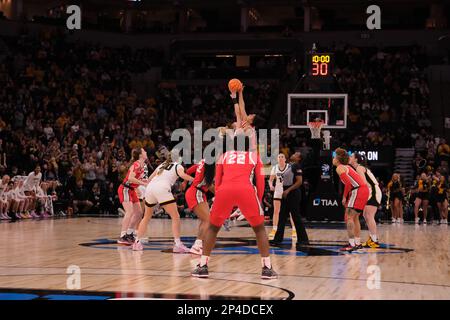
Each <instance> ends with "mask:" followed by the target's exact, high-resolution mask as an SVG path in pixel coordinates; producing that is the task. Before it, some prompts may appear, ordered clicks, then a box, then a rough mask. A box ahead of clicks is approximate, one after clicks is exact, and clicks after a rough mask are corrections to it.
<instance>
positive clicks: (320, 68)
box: [306, 53, 334, 79]
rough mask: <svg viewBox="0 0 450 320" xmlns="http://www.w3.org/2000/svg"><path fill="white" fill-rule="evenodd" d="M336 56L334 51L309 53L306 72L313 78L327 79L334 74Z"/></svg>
mask: <svg viewBox="0 0 450 320" xmlns="http://www.w3.org/2000/svg"><path fill="white" fill-rule="evenodd" d="M333 66H334V56H333V54H332V53H307V54H306V72H307V73H306V74H307V75H308V76H310V77H311V78H312V79H327V78H330V77H331V76H332V75H333Z"/></svg>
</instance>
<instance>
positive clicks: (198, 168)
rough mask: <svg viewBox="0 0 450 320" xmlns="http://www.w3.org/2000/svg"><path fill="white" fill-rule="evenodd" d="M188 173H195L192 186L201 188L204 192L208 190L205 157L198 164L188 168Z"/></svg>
mask: <svg viewBox="0 0 450 320" xmlns="http://www.w3.org/2000/svg"><path fill="white" fill-rule="evenodd" d="M186 174H188V175H190V176H192V175H193V174H195V176H194V180H193V181H192V184H191V187H194V188H197V189H200V190H202V191H203V192H207V191H208V186H207V185H206V182H205V159H202V160H200V162H199V163H198V164H194V165H193V166H191V167H189V169H187V170H186Z"/></svg>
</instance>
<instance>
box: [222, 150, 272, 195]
mask: <svg viewBox="0 0 450 320" xmlns="http://www.w3.org/2000/svg"><path fill="white" fill-rule="evenodd" d="M262 168H263V166H262V163H261V159H260V158H259V156H258V154H257V153H256V152H252V151H250V152H249V151H228V152H225V153H224V154H223V155H221V156H220V158H219V161H218V163H217V165H216V178H215V182H216V183H215V187H216V190H218V189H219V188H221V186H224V185H227V186H228V187H234V188H239V187H241V186H243V187H247V186H254V185H253V177H255V178H256V190H257V194H258V198H259V200H260V201H261V200H262V197H263V195H264V174H263V172H262Z"/></svg>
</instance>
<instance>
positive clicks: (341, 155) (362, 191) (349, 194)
mask: <svg viewBox="0 0 450 320" xmlns="http://www.w3.org/2000/svg"><path fill="white" fill-rule="evenodd" d="M335 153H336V155H335V157H334V158H333V165H334V166H335V167H336V172H337V174H338V175H339V178H340V179H341V181H342V183H343V184H344V186H345V188H344V195H343V199H342V204H343V206H344V207H345V217H346V223H347V233H348V238H349V239H348V243H349V244H348V246H346V247H344V248H342V249H341V251H345V252H353V251H355V250H358V249H360V248H362V245H361V239H360V236H359V235H360V233H361V225H360V224H359V215H360V214H361V213H363V212H364V208H365V206H366V204H367V200H368V199H369V188H368V186H367V184H366V183H365V181H364V180H363V178H362V177H361V176H360V175H359V174H358V173H357V172H356V171H355V170H354V169H353V168H352V167H351V166H349V165H348V164H349V156H348V153H347V151H346V150H344V149H342V148H337V149H336V150H335Z"/></svg>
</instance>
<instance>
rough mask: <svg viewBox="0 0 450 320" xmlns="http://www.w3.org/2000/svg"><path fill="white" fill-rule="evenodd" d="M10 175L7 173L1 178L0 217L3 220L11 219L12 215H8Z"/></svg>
mask: <svg viewBox="0 0 450 320" xmlns="http://www.w3.org/2000/svg"><path fill="white" fill-rule="evenodd" d="M9 180H10V177H9V176H8V175H7V174H6V175H4V176H3V177H2V179H1V180H0V218H1V219H2V220H10V219H11V217H10V216H9V215H8V210H9V202H8V198H7V193H6V192H7V188H8V183H9Z"/></svg>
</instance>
